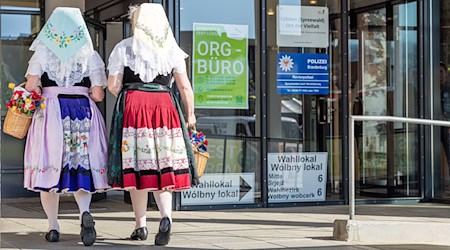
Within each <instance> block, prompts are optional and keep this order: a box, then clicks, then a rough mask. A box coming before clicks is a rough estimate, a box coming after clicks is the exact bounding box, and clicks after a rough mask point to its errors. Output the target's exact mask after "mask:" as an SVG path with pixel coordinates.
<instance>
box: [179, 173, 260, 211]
mask: <svg viewBox="0 0 450 250" xmlns="http://www.w3.org/2000/svg"><path fill="white" fill-rule="evenodd" d="M254 201H255V173H226V174H204V175H203V176H202V178H201V179H200V183H199V184H198V185H197V186H195V187H193V188H191V189H189V190H186V191H183V192H182V193H181V204H182V205H183V206H189V205H217V204H244V203H245V204H249V203H254Z"/></svg>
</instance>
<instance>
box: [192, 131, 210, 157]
mask: <svg viewBox="0 0 450 250" xmlns="http://www.w3.org/2000/svg"><path fill="white" fill-rule="evenodd" d="M189 139H190V140H191V144H192V146H193V147H194V148H196V149H197V150H198V151H199V152H206V151H207V149H206V146H208V140H207V139H206V138H205V135H204V134H203V132H201V131H200V132H199V131H196V130H195V129H194V130H191V131H189Z"/></svg>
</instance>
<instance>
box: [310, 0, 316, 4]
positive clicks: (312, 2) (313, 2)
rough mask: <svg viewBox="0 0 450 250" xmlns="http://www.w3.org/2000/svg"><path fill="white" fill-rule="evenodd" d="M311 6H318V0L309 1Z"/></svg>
mask: <svg viewBox="0 0 450 250" xmlns="http://www.w3.org/2000/svg"><path fill="white" fill-rule="evenodd" d="M309 3H310V4H317V0H309Z"/></svg>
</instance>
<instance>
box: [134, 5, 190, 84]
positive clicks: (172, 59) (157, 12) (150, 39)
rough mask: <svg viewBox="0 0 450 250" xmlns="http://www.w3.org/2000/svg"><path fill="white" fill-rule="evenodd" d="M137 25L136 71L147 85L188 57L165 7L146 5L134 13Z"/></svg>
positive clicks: (166, 73)
mask: <svg viewBox="0 0 450 250" xmlns="http://www.w3.org/2000/svg"><path fill="white" fill-rule="evenodd" d="M130 19H131V22H132V25H133V28H134V30H133V44H132V50H133V53H134V55H135V61H134V63H130V64H131V65H134V69H133V70H134V72H135V73H136V74H139V75H140V78H141V79H142V80H143V81H144V82H151V81H152V80H153V79H155V78H156V77H157V76H158V75H168V74H170V73H171V72H172V70H173V69H174V68H175V67H176V66H177V64H179V62H180V60H184V59H185V58H187V57H188V55H187V54H186V53H184V51H183V50H182V49H181V48H180V47H179V46H178V44H177V42H176V40H175V37H174V35H173V33H172V29H171V28H170V24H169V21H168V20H167V16H166V13H165V11H164V9H163V7H162V5H161V4H157V3H143V4H141V5H140V6H139V7H137V8H135V9H131V11H130Z"/></svg>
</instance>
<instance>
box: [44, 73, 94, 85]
mask: <svg viewBox="0 0 450 250" xmlns="http://www.w3.org/2000/svg"><path fill="white" fill-rule="evenodd" d="M41 83H42V87H43V88H45V87H57V86H58V84H56V82H55V81H53V80H51V79H50V78H48V75H47V72H44V74H42V76H41ZM74 86H76V87H86V88H90V87H91V80H90V79H89V77H85V78H83V80H81V82H79V83H76V84H75V85H74Z"/></svg>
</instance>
